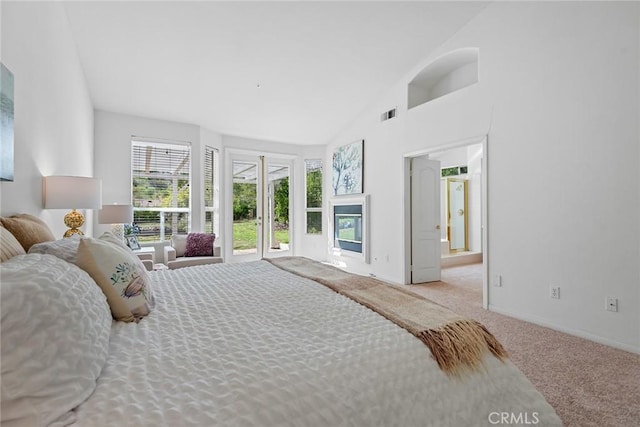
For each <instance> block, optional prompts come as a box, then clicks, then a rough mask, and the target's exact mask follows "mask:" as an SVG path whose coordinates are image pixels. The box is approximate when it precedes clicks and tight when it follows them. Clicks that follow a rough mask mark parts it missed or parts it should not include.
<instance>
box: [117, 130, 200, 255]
mask: <svg viewBox="0 0 640 427" xmlns="http://www.w3.org/2000/svg"><path fill="white" fill-rule="evenodd" d="M163 145H164V146H167V147H166V148H167V149H169V148H173V149H175V150H178V149H179V147H184V148H186V150H187V152H188V154H187V155H188V160H187V161H186V163H184V164H181V167H180V169H183V168H184V167H185V166H186V167H187V170H188V176H187V179H186V181H187V186H188V191H189V196H188V206H187V207H155V206H147V207H141V206H136V199H135V198H134V185H133V182H134V179H135V178H140V177H142V175H141V174H139V173H136V172H135V171H134V168H135V166H136V165H135V161H134V158H135V147H136V146H144V147H148V146H156V148H157V147H158V146H159V147H162V146H163ZM192 162H193V147H192V144H191V143H190V142H185V141H174V140H165V139H160V138H141V137H135V136H134V137H132V138H131V167H130V172H131V180H130V184H131V191H130V194H131V204H132V206H133V213H134V218H135V215H136V212H157V213H159V217H160V218H159V221H160V225H159V235H156V234H152V235H151V236H152V237H153V240H147V239H144V242H146V243H159V242H165V241H168V240H170V238H171V237H170V235H169V236H168V238H167V235H166V234H165V229H166V226H165V215H166V214H180V213H185V214H186V215H187V219H186V230H184V231H182V232H181V231H180V230H179V229H177V230H173V229H172V233H171V234H183V233H184V232H186V233H189V232H190V231H191V222H192V218H193V209H192V206H193V191H192V190H193V185H192V182H193V167H192ZM160 179H165V178H164V177H160ZM183 179H184V178H183ZM134 223H135V221H134ZM136 225H137V224H136ZM176 228H177V227H176ZM135 230H140V228H139V226H138V227H135V229H134V233H136V231H135Z"/></svg>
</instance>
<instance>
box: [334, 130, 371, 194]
mask: <svg viewBox="0 0 640 427" xmlns="http://www.w3.org/2000/svg"><path fill="white" fill-rule="evenodd" d="M363 180H364V140H360V141H356V142H352V143H351V144H346V145H342V146H340V147H337V148H336V150H335V151H334V152H333V179H332V187H333V195H334V196H340V195H343V194H360V193H362V192H363V185H362V182H363Z"/></svg>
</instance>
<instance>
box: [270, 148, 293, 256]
mask: <svg viewBox="0 0 640 427" xmlns="http://www.w3.org/2000/svg"><path fill="white" fill-rule="evenodd" d="M266 169H267V173H266V179H265V186H266V189H265V190H266V195H267V197H266V199H267V200H266V212H265V213H266V216H265V217H266V218H267V221H266V222H265V236H264V238H265V242H266V252H267V253H274V252H284V251H288V250H289V242H290V236H291V233H290V230H289V179H290V167H289V164H288V163H286V162H278V161H275V160H269V161H267V166H266Z"/></svg>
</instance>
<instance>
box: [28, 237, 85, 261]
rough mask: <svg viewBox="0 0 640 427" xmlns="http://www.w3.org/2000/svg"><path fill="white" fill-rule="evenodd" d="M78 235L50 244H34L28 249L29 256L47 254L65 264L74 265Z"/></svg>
mask: <svg viewBox="0 0 640 427" xmlns="http://www.w3.org/2000/svg"><path fill="white" fill-rule="evenodd" d="M80 237H81V236H80V235H79V234H74V235H72V236H71V237H66V238H64V239H59V240H53V241H51V242H42V243H36V244H35V245H33V246H31V247H30V248H29V253H30V254H49V255H53V256H57V257H58V258H61V259H63V260H65V261H67V262H70V263H72V264H76V254H77V253H78V244H79V243H80Z"/></svg>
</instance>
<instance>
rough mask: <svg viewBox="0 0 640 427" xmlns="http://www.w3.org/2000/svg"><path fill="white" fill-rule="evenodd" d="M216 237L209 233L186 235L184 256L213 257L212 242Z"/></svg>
mask: <svg viewBox="0 0 640 427" xmlns="http://www.w3.org/2000/svg"><path fill="white" fill-rule="evenodd" d="M215 240H216V235H215V234H213V233H211V234H208V233H189V234H187V248H186V250H185V251H184V256H186V257H188V256H213V242H214V241H215Z"/></svg>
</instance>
